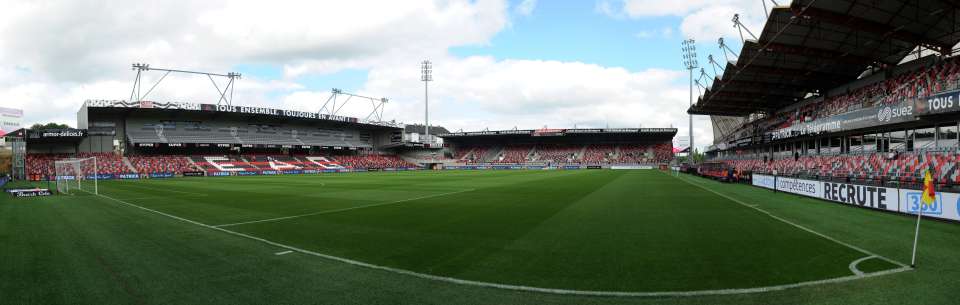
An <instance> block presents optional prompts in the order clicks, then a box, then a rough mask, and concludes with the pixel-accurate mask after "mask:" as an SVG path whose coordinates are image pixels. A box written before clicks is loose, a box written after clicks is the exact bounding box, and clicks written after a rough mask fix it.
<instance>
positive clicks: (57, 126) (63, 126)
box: [30, 122, 70, 130]
mask: <svg viewBox="0 0 960 305" xmlns="http://www.w3.org/2000/svg"><path fill="white" fill-rule="evenodd" d="M66 128H70V126H69V125H67V124H57V123H54V122H50V123H46V124H40V123H37V124H33V126H30V130H47V129H66Z"/></svg>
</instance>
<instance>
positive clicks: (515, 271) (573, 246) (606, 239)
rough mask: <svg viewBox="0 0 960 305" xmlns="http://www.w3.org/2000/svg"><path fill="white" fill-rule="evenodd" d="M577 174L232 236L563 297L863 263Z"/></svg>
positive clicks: (720, 283)
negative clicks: (560, 291)
mask: <svg viewBox="0 0 960 305" xmlns="http://www.w3.org/2000/svg"><path fill="white" fill-rule="evenodd" d="M579 173H580V174H576V175H570V174H568V175H551V174H543V176H544V178H543V179H539V180H533V181H524V182H519V183H505V184H504V185H502V186H500V187H493V188H487V189H485V190H483V191H477V192H471V193H468V194H460V195H451V196H445V197H442V198H435V199H429V200H420V201H417V202H410V203H409V204H404V205H398V206H385V207H381V208H376V209H369V210H365V209H361V210H355V211H349V212H344V213H337V214H331V215H317V216H316V217H309V218H303V219H295V220H289V221H283V222H277V223H262V224H250V225H244V226H240V227H236V228H233V229H234V230H238V231H241V232H244V233H247V234H251V235H255V236H261V237H264V238H267V239H269V240H274V241H277V242H280V243H284V244H290V245H293V246H296V247H301V248H304V249H309V250H312V251H317V252H321V253H327V254H331V255H336V256H342V257H348V258H351V259H357V260H360V261H364V262H368V263H372V264H378V265H384V266H389V267H394V268H400V269H406V270H412V271H416V272H423V273H427V274H435V275H441V276H450V277H455V278H464V279H468V280H477V281H487V282H496V283H506V284H515V285H526V286H536V287H551V288H564V289H587V290H615V291H664V290H671V291H673V290H703V289H724V288H746V287H757V286H769V285H777V284H788V283H796V282H802V281H810V280H818V279H824V278H831V277H841V276H846V275H850V271H849V269H848V268H847V266H848V264H849V263H850V262H851V261H853V260H855V259H858V258H860V257H862V255H861V254H860V253H857V252H856V251H853V250H851V249H847V248H844V247H841V246H839V245H836V244H833V243H831V242H829V241H826V240H820V239H819V238H818V237H816V236H813V235H811V234H809V233H807V232H803V231H801V230H798V229H796V228H793V227H791V226H788V225H785V224H783V223H780V222H777V221H774V220H772V219H769V218H767V217H765V216H761V215H757V214H756V213H755V212H754V211H752V210H749V209H747V208H745V207H742V206H740V205H738V204H736V203H734V202H730V201H729V200H728V199H725V198H722V197H719V196H717V195H716V194H711V193H709V192H704V191H703V190H699V189H697V188H695V187H691V186H689V185H686V184H685V183H682V182H680V181H676V180H674V179H673V178H669V177H666V176H664V175H661V174H660V173H658V172H653V171H650V172H615V171H581V172H579ZM500 180H503V181H505V182H509V178H508V177H501V179H500ZM557 215H562V216H561V217H558V216H557ZM757 232H763V234H758V233H757ZM799 246H802V247H800V249H799V250H798V249H796V247H799ZM705 270H706V271H708V272H706V274H705V272H704V271H705ZM692 278H697V280H695V281H694V280H690V279H692Z"/></svg>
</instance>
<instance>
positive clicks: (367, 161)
mask: <svg viewBox="0 0 960 305" xmlns="http://www.w3.org/2000/svg"><path fill="white" fill-rule="evenodd" d="M336 158H337V161H340V162H341V163H342V164H343V165H344V166H346V167H347V168H401V167H416V164H412V163H410V162H407V161H404V160H402V159H400V157H397V156H394V155H358V156H338V157H336Z"/></svg>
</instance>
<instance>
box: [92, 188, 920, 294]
mask: <svg viewBox="0 0 960 305" xmlns="http://www.w3.org/2000/svg"><path fill="white" fill-rule="evenodd" d="M96 195H97V196H100V197H103V198H106V199H109V200H112V201H114V202H118V203H121V204H124V205H127V206H130V207H134V208H137V209H141V210H144V211H147V212H151V213H155V214H159V215H163V216H166V217H169V218H172V219H176V220H179V221H183V222H186V223H190V224H194V225H197V226H201V227H205V228H208V229H211V230H217V231H220V232H223V233H227V234H230V235H234V236H239V237H243V238H247V239H251V240H255V241H259V242H262V243H265V244H268V245H271V246H274V247H278V248H283V249H287V250H290V251H294V252H299V253H303V254H307V255H312V256H316V257H320V258H325V259H329V260H333V261H338V262H342V263H346V264H350V265H354V266H359V267H365V268H370V269H376V270H381V271H386V272H391V273H396V274H402V275H407V276H412V277H416V278H421V279H427V280H434V281H440V282H446V283H452V284H459V285H466V286H476V287H485V288H496V289H504V290H513V291H521V292H537V293H548V294H557V295H578V296H605V297H692V296H708V295H733V294H748V293H761V292H771V291H781V290H787V289H793V288H800V287H807V286H816V285H824V284H835V283H843V282H849V281H854V280H859V279H865V278H871V277H878V276H883V275H888V274H894V273H899V272H904V271H909V270H913V268H910V267H901V268H897V269H889V270H884V271H878V272H872V273H866V274H863V275H850V276H843V277H836V278H830V279H823V280H815V281H806V282H799V283H793V284H784V285H775V286H764V287H754V288H734V289H714V290H694V291H654V292H630V291H598V290H571V289H553V288H543V287H531V286H522V285H509V284H500V283H491V282H480V281H471V280H464V279H458V278H453V277H445V276H439V275H432V274H426V273H419V272H414V271H410V270H404V269H397V268H391V267H386V266H380V265H374V264H369V263H364V262H361V261H355V260H352V259H348V258H343V257H338V256H333V255H327V254H323V253H318V252H313V251H310V250H304V249H300V248H297V247H293V246H289V245H284V244H281V243H277V242H273V241H270V240H266V239H263V238H259V237H255V236H251V235H247V234H244V233H240V232H236V231H231V230H227V229H224V228H220V227H215V226H212V225H208V224H204V223H200V222H197V221H194V220H190V219H186V218H183V217H179V216H175V215H172V214H167V213H164V212H160V211H157V210H154V209H150V208H147V207H143V206H140V205H136V204H133V203H129V202H126V201H122V200H119V199H115V198H113V197H110V196H107V195H103V194H96Z"/></svg>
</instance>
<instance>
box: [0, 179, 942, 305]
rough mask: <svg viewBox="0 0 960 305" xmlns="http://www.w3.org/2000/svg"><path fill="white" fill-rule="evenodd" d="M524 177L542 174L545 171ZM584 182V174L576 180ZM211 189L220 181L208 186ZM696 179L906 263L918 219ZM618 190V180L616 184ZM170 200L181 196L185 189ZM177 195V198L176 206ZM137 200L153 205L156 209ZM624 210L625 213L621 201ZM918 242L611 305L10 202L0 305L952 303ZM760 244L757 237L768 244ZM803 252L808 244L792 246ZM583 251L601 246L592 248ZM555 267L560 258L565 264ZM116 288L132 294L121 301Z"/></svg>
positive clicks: (90, 210) (121, 216)
mask: <svg viewBox="0 0 960 305" xmlns="http://www.w3.org/2000/svg"><path fill="white" fill-rule="evenodd" d="M489 172H490V173H493V174H502V173H501V172H493V171H489ZM525 172H526V173H531V174H533V175H544V173H543V172H540V171H525ZM429 174H436V173H429ZM451 174H454V173H451ZM456 174H457V175H460V174H462V173H456ZM469 174H470V173H467V175H469ZM493 174H491V175H493ZM580 174H587V173H586V171H584V172H583V173H580ZM578 175H579V174H578ZM356 176H361V175H356ZM369 176H371V177H372V176H373V175H369ZM248 178H250V177H238V178H229V179H222V181H225V182H226V183H227V184H229V181H245V180H244V179H248ZM259 178H271V179H272V178H279V177H259ZM283 178H288V177H283ZM290 178H293V177H290ZM313 178H315V177H310V176H303V177H296V179H290V180H289V181H291V182H294V181H298V180H301V179H302V180H304V181H310V182H314V181H317V180H315V179H313ZM217 179H220V178H211V179H210V180H217ZM338 179H355V178H353V177H352V176H348V175H344V176H338ZM436 179H438V180H439V179H442V178H440V177H437V178H436ZM621 179H625V177H624V178H621ZM692 179H696V180H698V181H700V182H701V183H704V184H705V185H708V186H709V187H710V188H711V189H714V190H717V191H718V192H721V193H723V194H726V195H730V196H732V197H735V198H739V199H741V200H744V201H746V202H748V203H750V204H752V205H759V206H761V207H762V208H763V209H765V210H768V211H771V212H773V213H776V214H777V215H782V216H783V217H785V218H788V219H790V220H792V221H795V222H798V223H801V224H803V225H804V226H807V227H810V228H813V229H815V230H817V231H819V232H824V233H825V234H828V235H831V236H837V237H839V238H841V239H843V240H846V241H849V242H850V243H852V244H855V245H857V246H860V247H863V248H866V249H870V250H873V251H874V252H876V253H879V254H882V255H887V256H890V257H892V258H895V259H900V260H902V259H909V253H910V252H909V250H910V249H909V246H910V242H911V241H912V232H913V225H914V222H915V220H916V219H915V218H910V217H904V216H898V215H892V214H886V213H877V212H875V211H869V210H865V209H856V208H851V207H848V206H842V205H837V204H831V203H826V202H823V201H819V200H814V199H808V198H804V197H798V196H793V195H789V194H783V193H777V194H774V193H772V192H770V191H768V190H763V189H757V188H753V187H750V186H744V185H735V184H721V183H715V182H712V181H709V180H703V179H698V178H692ZM210 180H207V179H172V180H154V181H150V183H151V186H153V184H154V183H156V184H157V185H161V184H162V185H164V186H166V185H167V184H173V185H176V184H184V185H193V186H196V187H197V188H203V185H204V184H206V183H207V181H210ZM491 180H496V178H493V179H491ZM506 180H508V181H513V179H506ZM197 181H200V183H197ZM265 181H283V180H270V179H267V180H265ZM644 181H650V180H648V179H644ZM621 182H622V181H621ZM307 183H308V182H302V183H300V184H307ZM358 183H359V182H358ZM616 183H620V182H615V183H612V184H616ZM645 183H646V182H645ZM650 183H658V182H653V181H650ZM667 186H669V185H661V188H663V187H667ZM238 187H239V188H249V187H251V186H239V185H238ZM175 189H177V190H185V189H183V188H179V187H177V188H175ZM610 189H611V187H604V189H603V190H600V191H598V192H594V193H593V194H591V195H588V196H585V197H584V198H583V199H581V201H583V202H579V203H576V204H574V205H573V206H572V207H571V208H568V209H564V210H562V211H561V212H558V213H556V215H555V216H553V217H550V218H549V219H547V220H546V221H543V222H542V224H541V225H540V226H539V228H546V227H550V224H551V223H554V222H557V221H561V220H564V219H565V218H566V217H569V216H570V215H576V214H579V213H572V211H573V210H575V209H585V210H588V211H589V210H594V208H583V207H581V206H582V205H585V203H586V202H588V201H590V202H593V201H598V200H594V199H597V198H592V199H591V197H593V196H596V195H598V194H603V193H608V192H610ZM141 191H144V192H146V191H147V190H135V189H133V188H131V189H130V190H128V191H123V193H125V194H129V195H134V196H151V197H152V196H162V195H163V194H151V195H147V194H144V193H141ZM221 193H223V192H221V191H216V192H212V193H211V196H210V197H211V198H215V197H219V195H221ZM170 195H174V194H170ZM179 195H182V194H177V195H176V196H177V197H179ZM214 195H217V196H214ZM130 198H135V197H130ZM143 201H145V202H147V201H149V202H150V203H155V202H156V201H162V200H155V199H144V200H143ZM134 202H137V201H134ZM616 202H620V201H616ZM137 203H140V202H137ZM725 204H730V203H725ZM625 205H627V206H630V205H632V204H631V203H629V202H626V203H625ZM650 208H651V209H659V208H660V207H657V206H654V207H650ZM606 213H607V214H610V215H623V217H625V218H630V217H631V215H630V214H631V213H630V212H623V211H620V210H619V208H618V209H612V210H610V211H607V212H606ZM587 218H589V217H587ZM626 227H628V228H632V227H633V226H630V225H627V226H626ZM921 230H922V231H923V236H922V240H921V247H920V253H919V254H920V261H919V262H920V265H919V266H920V268H919V269H917V270H915V271H912V272H904V273H897V274H893V275H886V276H884V277H882V278H875V279H863V280H855V281H850V282H843V283H836V282H827V283H823V284H819V285H816V286H813V287H797V288H793V289H789V290H784V291H775V292H767V293H755V294H746V295H730V296H699V297H689V298H672V299H669V300H664V299H615V298H613V299H612V298H593V297H583V296H581V297H565V296H553V295H546V294H536V293H533V294H531V293H518V292H511V291H505V290H500V289H484V288H477V287H472V286H469V285H452V284H448V283H442V282H436V281H429V280H423V279H420V278H415V277H411V276H407V275H401V274H392V273H387V272H379V271H376V270H371V269H367V268H357V267H356V266H352V265H348V264H343V263H341V262H337V261H330V260H324V259H317V258H316V257H313V256H306V255H297V254H293V255H282V256H277V255H275V253H277V252H278V251H279V250H277V249H276V248H275V247H273V246H270V245H267V244H263V243H259V242H253V241H251V240H249V239H243V238H236V237H233V236H228V235H225V234H224V233H222V232H218V231H214V230H208V229H204V228H201V227H198V226H195V225H192V224H188V223H184V222H180V221H172V220H170V219H169V218H166V217H163V216H160V215H155V214H152V213H147V212H145V211H141V210H139V209H132V208H129V207H126V206H122V205H115V204H112V201H109V200H105V199H100V198H98V197H94V196H83V195H78V196H54V197H46V198H28V199H12V198H4V199H0V244H2V245H3V247H0V295H3V296H4V303H11V304H62V303H75V304H132V303H137V302H139V301H140V300H145V301H143V302H144V303H148V304H164V303H181V304H183V303H190V304H200V303H231V304H264V303H274V304H281V303H282V304H295V303H312V302H316V300H317V299H322V300H324V302H329V303H360V304H374V303H416V304H532V303H537V304H539V303H551V304H584V303H606V304H614V303H615V304H661V303H664V302H668V303H672V304H744V303H752V304H952V303H953V302H954V301H955V299H956V294H955V293H954V292H955V290H956V285H955V283H956V281H957V279H960V273H958V270H957V269H956V268H955V266H958V265H960V256H957V255H956V254H957V246H956V245H957V236H960V226H958V225H956V224H954V223H942V222H934V221H926V220H925V221H924V223H923V225H922V228H921ZM314 233H316V235H318V238H322V237H323V236H322V234H323V233H322V232H314ZM541 234H543V232H542V231H541V229H535V230H531V231H530V233H528V234H525V235H524V236H521V237H519V238H516V239H517V240H521V242H518V243H511V244H510V245H508V246H506V248H519V247H517V245H523V244H528V243H526V242H523V240H526V239H531V238H534V237H538V236H542V235H541ZM755 234H757V235H763V234H767V232H762V231H761V232H756V233H755ZM537 239H539V237H538V238H537ZM771 246H776V245H771ZM801 246H803V245H802V244H798V245H796V247H801ZM580 247H584V248H589V247H593V248H594V249H596V248H597V247H596V245H593V244H590V243H587V244H584V245H580ZM560 248H568V247H565V246H563V247H560ZM582 251H590V250H589V249H584V250H582ZM595 251H596V250H594V253H596V252H595ZM614 254H616V253H614ZM559 256H568V254H563V253H561V254H559ZM601 258H603V257H601ZM702 259H703V260H710V259H711V258H710V257H703V258H702ZM98 262H102V263H98ZM512 263H514V264H517V262H512ZM846 263H847V264H848V263H849V262H846ZM586 268H587V266H584V269H586ZM887 268H888V263H887V262H884V261H882V260H879V259H870V260H866V261H863V262H861V263H860V264H859V265H858V269H860V270H861V271H864V272H868V273H869V272H876V271H880V272H882V271H881V270H889V269H887ZM706 271H709V270H706ZM768 271H769V270H768ZM774 272H783V271H777V270H774ZM573 280H576V279H573ZM626 280H629V279H626ZM697 280H698V279H692V280H691V279H688V281H697ZM124 286H126V287H127V288H128V289H124ZM734 293H738V292H736V291H734Z"/></svg>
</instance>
